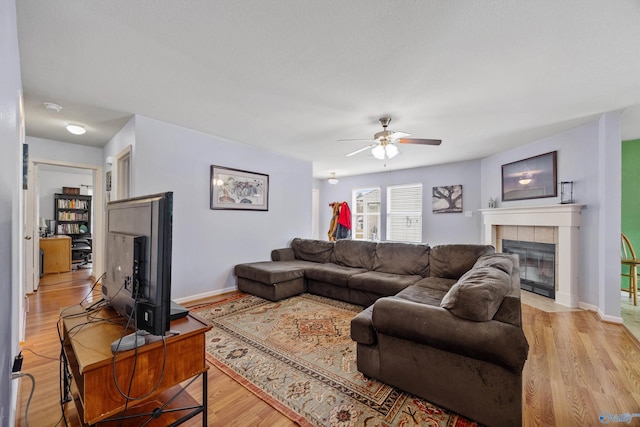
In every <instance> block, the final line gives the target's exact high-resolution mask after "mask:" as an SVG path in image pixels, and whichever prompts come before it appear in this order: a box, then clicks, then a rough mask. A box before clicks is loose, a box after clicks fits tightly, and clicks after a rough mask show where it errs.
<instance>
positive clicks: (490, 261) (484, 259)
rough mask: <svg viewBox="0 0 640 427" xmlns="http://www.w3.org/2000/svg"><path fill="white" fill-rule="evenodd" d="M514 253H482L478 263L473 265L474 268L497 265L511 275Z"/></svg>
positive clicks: (496, 266)
mask: <svg viewBox="0 0 640 427" xmlns="http://www.w3.org/2000/svg"><path fill="white" fill-rule="evenodd" d="M512 257H513V255H509V254H489V255H482V256H481V257H480V258H478V260H477V261H476V263H475V264H474V265H473V268H477V267H495V268H497V269H500V270H502V271H504V272H505V273H507V274H508V275H511V272H512V271H513V258H512Z"/></svg>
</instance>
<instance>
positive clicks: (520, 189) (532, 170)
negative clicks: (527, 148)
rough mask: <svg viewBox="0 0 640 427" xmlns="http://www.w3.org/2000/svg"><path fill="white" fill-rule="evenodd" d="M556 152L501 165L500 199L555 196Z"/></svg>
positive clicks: (504, 200)
mask: <svg viewBox="0 0 640 427" xmlns="http://www.w3.org/2000/svg"><path fill="white" fill-rule="evenodd" d="M557 158H558V152H557V151H552V152H550V153H545V154H540V155H539V156H534V157H529V158H528V159H523V160H518V161H517V162H513V163H507V164H506V165H502V201H503V202H510V201H512V200H525V199H540V198H544V197H556V196H557V195H558V184H557Z"/></svg>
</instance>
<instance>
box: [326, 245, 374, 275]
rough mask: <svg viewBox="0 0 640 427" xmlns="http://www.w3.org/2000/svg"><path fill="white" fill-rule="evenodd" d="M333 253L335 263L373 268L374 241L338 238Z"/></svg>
mask: <svg viewBox="0 0 640 427" xmlns="http://www.w3.org/2000/svg"><path fill="white" fill-rule="evenodd" d="M333 253H334V256H335V262H336V264H340V265H345V266H347V267H356V268H364V269H367V270H373V260H374V258H375V255H376V243H375V242H366V241H363V240H338V241H337V242H336V243H335V248H334V250H333Z"/></svg>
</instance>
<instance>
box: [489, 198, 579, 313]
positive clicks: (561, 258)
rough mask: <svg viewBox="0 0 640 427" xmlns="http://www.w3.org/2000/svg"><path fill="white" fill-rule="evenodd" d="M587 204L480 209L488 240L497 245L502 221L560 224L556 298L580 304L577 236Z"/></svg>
mask: <svg viewBox="0 0 640 427" xmlns="http://www.w3.org/2000/svg"><path fill="white" fill-rule="evenodd" d="M583 208H584V205H577V204H559V205H546V206H518V207H510V208H493V209H480V212H481V213H482V218H483V221H484V227H485V230H484V231H485V233H484V236H485V244H488V245H493V246H494V247H497V246H496V234H497V233H496V227H497V226H500V225H522V226H543V227H557V228H558V248H557V254H558V260H557V263H558V271H557V272H556V278H557V289H556V302H557V303H558V304H562V305H565V306H568V307H577V306H578V250H579V247H578V237H579V230H580V216H581V212H582V209H583Z"/></svg>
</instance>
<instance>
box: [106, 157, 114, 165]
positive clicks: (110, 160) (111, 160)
mask: <svg viewBox="0 0 640 427" xmlns="http://www.w3.org/2000/svg"><path fill="white" fill-rule="evenodd" d="M112 164H113V157H111V156H108V157H107V165H109V166H111V165H112Z"/></svg>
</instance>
